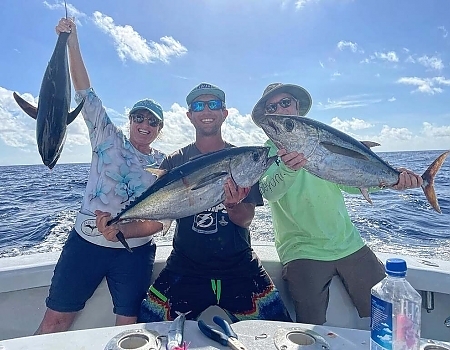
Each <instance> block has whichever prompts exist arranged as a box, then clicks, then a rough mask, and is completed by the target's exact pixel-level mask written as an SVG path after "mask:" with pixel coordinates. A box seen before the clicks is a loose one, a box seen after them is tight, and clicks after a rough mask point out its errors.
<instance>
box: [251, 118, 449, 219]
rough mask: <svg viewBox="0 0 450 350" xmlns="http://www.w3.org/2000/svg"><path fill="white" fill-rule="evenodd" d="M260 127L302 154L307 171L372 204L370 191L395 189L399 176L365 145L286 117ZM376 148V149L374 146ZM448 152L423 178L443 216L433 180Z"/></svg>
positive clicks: (278, 143)
mask: <svg viewBox="0 0 450 350" xmlns="http://www.w3.org/2000/svg"><path fill="white" fill-rule="evenodd" d="M260 126H261V127H262V128H263V130H264V132H265V133H266V135H267V136H268V137H269V138H270V139H271V140H272V141H273V143H274V144H275V145H276V146H277V147H278V148H284V149H286V151H288V152H293V151H297V152H299V153H303V154H304V155H305V157H306V158H307V159H308V162H307V163H306V165H305V166H304V169H305V170H307V171H308V172H310V173H311V174H314V175H316V176H318V177H320V178H322V179H324V180H327V181H330V182H334V183H336V184H340V185H346V186H352V187H357V188H359V189H360V190H361V193H362V194H363V196H364V197H365V198H366V199H367V200H368V201H369V202H370V203H372V201H371V199H370V197H369V193H368V188H369V187H381V188H384V187H392V186H393V185H395V184H396V183H397V182H398V177H399V174H400V172H399V171H398V170H397V169H394V168H393V167H392V166H391V165H389V164H388V163H387V162H385V161H384V160H383V159H381V158H380V157H379V156H378V155H376V154H375V153H374V152H372V151H371V150H370V148H369V146H368V143H362V142H359V141H357V140H355V139H354V138H352V137H350V136H349V135H347V134H345V133H343V132H341V131H339V130H336V129H334V128H333V127H331V126H329V125H326V124H323V123H321V122H318V121H316V120H313V119H310V118H306V117H300V116H287V115H269V114H268V115H265V116H264V117H262V118H261V121H260ZM374 145H376V144H375V143H374ZM448 153H449V151H446V152H444V153H443V154H441V155H440V156H439V157H438V158H437V159H436V160H435V161H434V162H433V163H432V164H431V165H430V166H429V167H428V169H427V170H426V171H425V173H424V174H423V175H422V179H423V185H422V189H423V191H424V193H425V196H426V198H427V200H428V202H429V203H430V204H431V206H432V207H433V208H434V209H435V210H436V211H437V212H439V213H440V212H441V209H440V207H439V204H438V201H437V198H436V193H435V191H434V177H435V175H436V173H437V172H438V170H439V169H440V167H441V165H442V163H443V162H444V160H445V158H446V157H447V155H448Z"/></svg>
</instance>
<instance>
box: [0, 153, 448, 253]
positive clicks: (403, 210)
mask: <svg viewBox="0 0 450 350" xmlns="http://www.w3.org/2000/svg"><path fill="white" fill-rule="evenodd" d="M441 153H442V151H414V152H387V153H379V155H380V156H381V157H382V158H383V159H384V160H386V161H388V162H389V163H390V164H391V165H393V166H394V167H400V166H403V167H407V168H409V169H411V170H413V171H415V172H416V173H419V174H422V173H423V172H424V171H425V170H426V169H427V167H428V166H429V165H430V164H431V163H432V162H433V160H434V159H435V158H436V157H437V156H438V155H439V154H441ZM88 172H89V164H57V165H56V166H55V168H54V169H53V170H49V169H48V168H46V167H45V166H44V165H23V166H0V184H1V186H0V188H1V190H0V223H1V225H0V258H2V257H10V256H18V255H25V254H33V253H38V252H50V251H59V250H61V248H62V246H63V244H64V242H65V240H66V237H67V234H68V232H69V231H70V229H71V228H72V226H73V224H74V222H75V215H76V212H77V211H78V209H79V207H80V203H81V200H82V196H83V193H84V189H85V186H86V183H87V177H88ZM435 190H436V194H437V197H438V200H439V204H440V207H441V210H442V214H439V213H437V212H435V211H434V210H433V209H432V208H431V206H430V205H429V204H428V202H427V200H426V198H425V195H424V194H423V192H422V190H421V189H413V190H407V191H393V190H383V191H379V192H376V193H373V194H371V198H372V201H373V205H370V204H369V203H368V202H367V201H366V200H365V199H364V198H363V197H362V195H347V194H345V195H344V196H345V200H346V204H347V208H348V211H349V213H350V216H351V218H352V220H353V222H354V223H355V225H356V227H357V228H358V229H359V231H360V232H361V236H362V237H363V239H364V240H365V241H366V243H367V244H368V245H369V246H370V247H371V248H372V249H373V250H374V251H379V252H386V253H392V254H393V255H394V254H405V255H411V256H416V257H422V258H437V259H442V260H449V259H450V159H448V160H447V161H446V162H445V163H444V165H443V166H442V168H441V170H440V171H439V173H438V174H437V176H436V179H435ZM251 232H252V239H253V240H262V241H269V242H271V241H273V231H272V222H271V216H270V209H269V207H268V206H264V207H258V208H257V209H256V215H255V218H254V220H253V223H252V226H251ZM172 235H173V227H172V228H171V231H169V233H168V234H167V235H166V236H162V235H161V234H157V235H156V236H155V238H156V241H158V242H170V241H171V238H172Z"/></svg>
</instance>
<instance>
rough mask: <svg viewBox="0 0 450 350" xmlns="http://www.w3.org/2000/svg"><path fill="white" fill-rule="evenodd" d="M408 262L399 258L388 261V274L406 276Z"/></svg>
mask: <svg viewBox="0 0 450 350" xmlns="http://www.w3.org/2000/svg"><path fill="white" fill-rule="evenodd" d="M406 270H407V267H406V261H405V260H403V259H398V258H391V259H387V260H386V273H387V274H388V275H390V276H399V277H402V276H406Z"/></svg>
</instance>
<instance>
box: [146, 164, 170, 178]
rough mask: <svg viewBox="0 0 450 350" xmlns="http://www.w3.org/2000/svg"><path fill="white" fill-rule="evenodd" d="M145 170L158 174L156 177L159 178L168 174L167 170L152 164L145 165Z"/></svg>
mask: <svg viewBox="0 0 450 350" xmlns="http://www.w3.org/2000/svg"><path fill="white" fill-rule="evenodd" d="M145 171H148V172H149V173H152V174H153V175H156V177H158V178H160V177H162V176H164V175H166V174H167V170H162V169H158V168H152V167H151V166H148V167H145Z"/></svg>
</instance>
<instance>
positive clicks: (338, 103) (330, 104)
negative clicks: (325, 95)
mask: <svg viewBox="0 0 450 350" xmlns="http://www.w3.org/2000/svg"><path fill="white" fill-rule="evenodd" d="M362 97H364V95H360V96H348V97H344V98H343V99H341V100H331V99H328V100H327V102H326V103H322V102H319V103H318V104H317V106H318V108H319V109H320V110H328V109H343V108H356V107H364V106H367V105H370V104H374V103H379V102H381V101H382V100H381V99H369V98H362Z"/></svg>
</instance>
